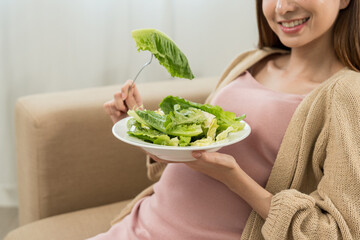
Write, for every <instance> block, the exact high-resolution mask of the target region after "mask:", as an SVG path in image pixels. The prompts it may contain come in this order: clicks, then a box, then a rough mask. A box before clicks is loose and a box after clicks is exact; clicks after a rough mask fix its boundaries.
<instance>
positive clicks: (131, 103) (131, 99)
mask: <svg viewBox="0 0 360 240" xmlns="http://www.w3.org/2000/svg"><path fill="white" fill-rule="evenodd" d="M125 103H126V105H127V106H128V107H129V109H134V108H135V107H137V106H138V105H137V103H136V100H135V97H134V88H131V89H130V91H129V94H128V97H127V98H126V100H125Z"/></svg>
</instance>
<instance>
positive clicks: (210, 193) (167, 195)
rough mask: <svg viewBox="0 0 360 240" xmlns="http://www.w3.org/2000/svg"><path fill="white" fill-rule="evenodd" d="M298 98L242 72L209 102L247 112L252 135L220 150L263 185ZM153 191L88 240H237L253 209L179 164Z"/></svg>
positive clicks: (167, 170) (226, 189)
mask: <svg viewBox="0 0 360 240" xmlns="http://www.w3.org/2000/svg"><path fill="white" fill-rule="evenodd" d="M303 98H304V96H303V95H295V94H288V93H281V92H276V91H273V90H270V89H268V88H266V87H264V86H263V85H261V84H260V83H258V82H257V81H256V80H255V79H254V78H253V77H252V75H251V74H250V73H249V72H245V73H244V74H242V75H241V76H239V77H238V78H237V79H236V80H234V81H233V82H231V83H230V84H228V85H227V86H226V87H225V88H223V89H222V90H220V92H219V93H218V94H217V95H216V96H215V97H214V98H213V100H212V102H211V104H213V105H219V106H221V107H222V108H223V109H224V110H226V111H232V112H235V113H236V114H237V115H241V114H243V113H246V115H247V117H246V119H245V121H246V122H248V123H249V125H250V126H251V128H252V132H251V134H250V136H249V137H248V138H246V139H245V140H243V141H241V142H239V143H237V144H234V145H231V146H228V147H224V148H222V149H221V150H220V151H219V152H222V153H226V154H230V155H232V156H233V157H234V158H235V159H236V161H237V162H238V164H239V165H240V166H241V168H242V169H243V170H244V171H245V172H246V173H247V174H248V175H249V176H251V177H252V178H253V179H254V180H255V181H256V182H258V183H259V184H260V185H261V186H263V187H265V185H266V182H267V180H268V178H269V175H270V171H271V169H272V166H273V164H274V161H275V158H276V155H277V152H278V150H279V147H280V143H281V140H282V138H283V136H284V133H285V130H286V128H287V126H288V123H289V121H290V118H291V116H292V115H293V113H294V111H295V109H296V107H297V106H298V104H299V103H300V102H301V101H302V99H303ZM154 192H155V193H154V194H153V195H151V196H149V197H145V198H143V199H142V200H140V201H139V202H138V203H137V204H136V206H135V207H134V208H133V210H132V212H131V214H130V215H128V216H127V217H125V218H124V219H123V221H121V222H119V223H117V224H115V225H114V226H112V228H111V229H110V230H109V231H108V232H106V233H102V234H99V235H97V236H95V237H93V238H90V239H88V240H115V239H116V240H117V239H127V240H149V239H153V240H163V239H164V240H168V239H171V240H185V239H196V240H215V239H216V240H218V239H222V240H235V239H236V240H238V239H240V237H241V233H242V231H243V229H244V227H245V223H246V220H247V218H248V216H249V214H250V212H251V210H252V209H251V207H250V206H249V205H248V204H247V203H246V202H245V201H244V200H243V199H242V198H241V197H239V196H238V195H236V194H235V193H233V192H232V191H230V190H229V189H228V188H227V187H226V186H225V185H224V184H222V183H221V182H218V181H217V180H214V179H212V178H210V177H208V176H206V175H204V174H202V173H199V172H196V171H194V170H192V169H191V168H189V167H187V166H186V165H185V164H182V163H173V164H168V166H167V167H166V169H165V171H164V173H163V174H162V176H161V179H160V181H159V182H158V183H156V184H155V186H154Z"/></svg>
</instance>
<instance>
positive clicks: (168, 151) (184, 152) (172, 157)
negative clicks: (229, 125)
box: [112, 117, 251, 162]
mask: <svg viewBox="0 0 360 240" xmlns="http://www.w3.org/2000/svg"><path fill="white" fill-rule="evenodd" d="M130 118H131V117H127V118H124V119H122V120H120V121H119V122H117V123H115V125H114V126H113V128H112V132H113V134H114V136H115V137H116V138H118V139H120V140H121V141H123V142H126V143H128V144H131V145H134V146H138V147H141V148H143V149H144V150H145V151H146V152H149V153H151V154H153V155H155V156H157V157H159V158H161V159H164V160H169V161H178V162H187V161H193V160H195V158H193V156H192V155H191V153H192V151H195V150H205V151H207V152H215V151H218V150H219V149H220V148H222V147H224V146H228V145H231V144H234V143H237V142H239V141H241V140H243V139H245V138H246V137H247V136H249V134H250V132H251V128H250V126H249V124H247V123H246V122H245V121H242V122H244V123H245V127H244V128H243V129H242V130H240V131H238V132H234V133H230V134H229V136H228V137H227V138H226V139H224V140H222V141H219V142H215V143H213V144H210V145H208V146H202V147H199V146H188V147H174V146H163V145H158V144H153V143H148V142H145V141H143V140H141V139H138V138H135V137H131V136H129V135H128V133H127V131H128V129H127V125H126V124H127V121H128V120H129V119H130Z"/></svg>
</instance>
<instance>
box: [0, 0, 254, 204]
mask: <svg viewBox="0 0 360 240" xmlns="http://www.w3.org/2000/svg"><path fill="white" fill-rule="evenodd" d="M137 28H157V29H159V30H161V31H163V32H165V33H167V34H168V35H169V36H170V37H171V38H172V39H173V40H174V41H175V42H176V43H177V45H178V46H179V47H180V49H181V50H182V51H183V52H184V53H185V54H186V56H187V57H188V59H189V62H190V65H191V68H192V70H193V72H194V74H195V76H197V77H206V76H219V75H220V74H221V72H222V71H223V69H224V68H225V67H226V66H227V64H228V63H229V62H230V61H231V60H232V59H233V58H234V57H235V56H236V55H237V54H239V53H241V52H243V51H245V50H247V49H253V48H255V47H256V43H257V28H256V17H255V1H252V0H0V206H15V205H17V192H16V154H15V138H14V124H13V122H14V117H13V116H14V105H15V102H16V99H17V98H19V97H21V96H25V95H29V94H37V93H45V92H55V91H66V90H70V89H79V88H88V87H96V86H104V85H112V84H122V83H123V82H124V81H125V80H126V79H128V78H133V77H134V75H135V74H136V72H137V71H138V70H139V68H140V67H141V66H142V65H143V64H144V63H145V62H146V61H148V59H149V57H150V54H149V53H146V52H145V53H144V52H142V53H139V52H137V51H136V47H135V43H134V41H133V40H132V38H131V36H130V31H131V30H133V29H137ZM166 79H170V76H169V74H168V73H167V72H166V71H165V69H164V68H163V67H162V66H160V65H159V64H158V62H157V61H154V62H153V63H152V64H151V65H150V66H149V67H147V68H146V69H145V70H144V71H143V72H142V74H141V75H140V77H139V79H138V82H151V81H161V80H166ZM111 97H112V96H109V99H110V98H111Z"/></svg>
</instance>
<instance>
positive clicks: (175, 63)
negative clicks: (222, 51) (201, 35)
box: [131, 28, 194, 79]
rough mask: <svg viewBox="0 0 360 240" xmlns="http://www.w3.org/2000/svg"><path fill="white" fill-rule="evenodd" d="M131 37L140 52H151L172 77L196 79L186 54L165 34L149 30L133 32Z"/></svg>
mask: <svg viewBox="0 0 360 240" xmlns="http://www.w3.org/2000/svg"><path fill="white" fill-rule="evenodd" d="M131 36H132V38H133V39H134V40H135V42H136V45H137V48H138V51H140V50H142V51H150V52H151V53H152V54H154V56H155V57H156V58H157V59H158V61H159V63H160V64H161V65H163V66H164V67H165V68H166V70H167V71H168V72H169V73H170V75H171V76H172V77H179V78H187V79H193V78H194V74H193V73H192V71H191V69H190V65H189V62H188V59H187V58H186V56H185V54H184V53H183V52H182V51H181V50H180V49H179V48H178V46H176V44H175V42H174V41H173V40H172V39H171V38H170V37H169V36H167V35H166V34H165V33H163V32H161V31H159V30H156V29H152V28H148V29H137V30H133V31H132V32H131Z"/></svg>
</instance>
